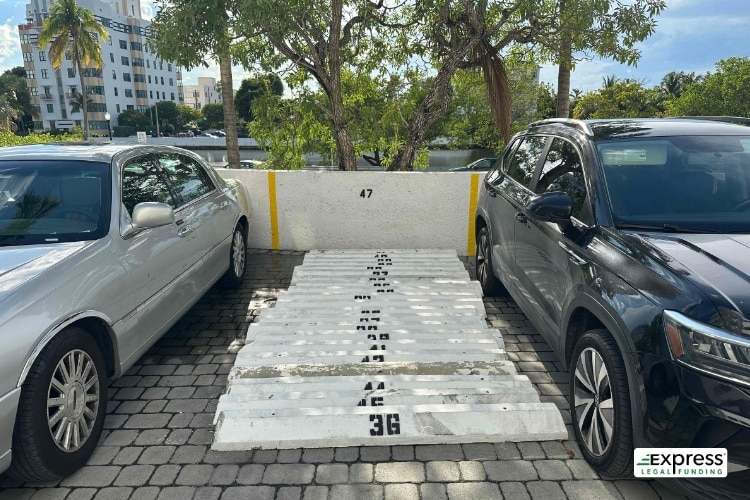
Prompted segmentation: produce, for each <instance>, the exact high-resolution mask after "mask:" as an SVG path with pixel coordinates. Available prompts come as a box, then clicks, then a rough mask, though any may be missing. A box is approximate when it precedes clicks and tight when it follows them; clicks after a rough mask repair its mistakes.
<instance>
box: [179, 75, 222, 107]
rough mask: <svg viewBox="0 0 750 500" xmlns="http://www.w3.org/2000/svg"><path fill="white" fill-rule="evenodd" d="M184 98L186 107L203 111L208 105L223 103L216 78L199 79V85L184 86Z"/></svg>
mask: <svg viewBox="0 0 750 500" xmlns="http://www.w3.org/2000/svg"><path fill="white" fill-rule="evenodd" d="M182 94H183V96H184V97H185V102H184V103H183V104H185V105H186V106H190V107H191V108H193V109H201V108H202V107H203V106H205V105H206V104H210V103H221V92H219V91H218V89H217V87H216V78H211V77H208V76H201V77H198V85H184V86H183V92H182Z"/></svg>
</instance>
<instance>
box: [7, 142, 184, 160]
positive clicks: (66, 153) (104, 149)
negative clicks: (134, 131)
mask: <svg viewBox="0 0 750 500" xmlns="http://www.w3.org/2000/svg"><path fill="white" fill-rule="evenodd" d="M138 149H142V150H143V152H144V153H147V152H154V151H157V150H162V151H165V150H175V151H177V150H179V149H178V148H172V147H168V146H154V145H148V144H134V143H129V144H110V143H91V142H51V143H46V144H30V145H27V146H12V147H6V148H0V161H8V160H59V159H62V158H64V159H66V160H77V161H95V162H105V163H110V162H111V161H112V158H113V157H114V156H115V155H116V154H118V153H121V152H123V151H131V150H138Z"/></svg>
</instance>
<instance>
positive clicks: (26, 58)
mask: <svg viewBox="0 0 750 500" xmlns="http://www.w3.org/2000/svg"><path fill="white" fill-rule="evenodd" d="M33 58H34V56H32V55H31V52H24V53H23V60H24V61H26V62H31V61H33V60H34V59H33Z"/></svg>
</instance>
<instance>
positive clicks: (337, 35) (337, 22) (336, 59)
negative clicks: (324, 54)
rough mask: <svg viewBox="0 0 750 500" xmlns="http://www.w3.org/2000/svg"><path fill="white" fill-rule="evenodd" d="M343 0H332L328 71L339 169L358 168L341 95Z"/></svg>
mask: <svg viewBox="0 0 750 500" xmlns="http://www.w3.org/2000/svg"><path fill="white" fill-rule="evenodd" d="M343 9H344V2H343V0H333V1H332V2H331V25H330V27H329V32H328V49H329V51H328V73H329V75H330V78H329V81H330V89H329V91H330V93H329V98H330V99H331V119H332V121H333V132H334V137H335V139H336V149H337V150H338V153H339V170H348V171H353V170H357V157H356V155H355V151H354V143H353V142H352V138H351V136H350V135H349V128H348V124H347V122H346V114H345V111H344V99H343V97H342V95H341V93H342V90H341V20H342V19H343Z"/></svg>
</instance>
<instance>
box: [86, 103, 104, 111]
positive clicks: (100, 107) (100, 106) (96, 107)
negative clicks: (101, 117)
mask: <svg viewBox="0 0 750 500" xmlns="http://www.w3.org/2000/svg"><path fill="white" fill-rule="evenodd" d="M87 111H90V112H92V113H104V112H106V111H107V105H106V104H105V103H103V102H92V103H89V105H88V106H87Z"/></svg>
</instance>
